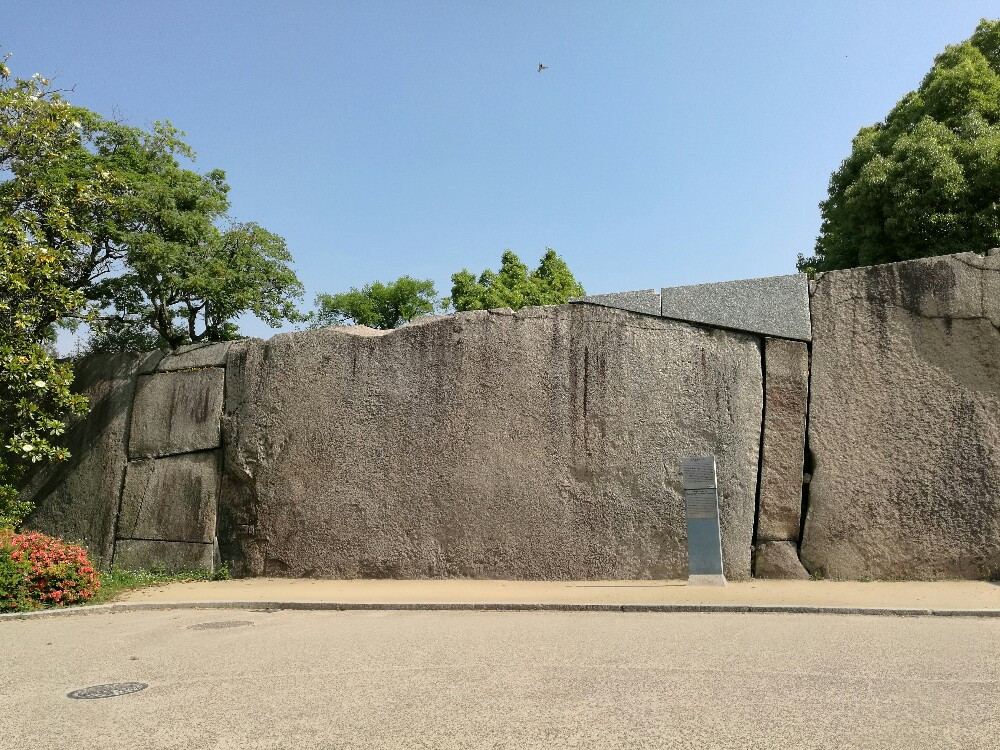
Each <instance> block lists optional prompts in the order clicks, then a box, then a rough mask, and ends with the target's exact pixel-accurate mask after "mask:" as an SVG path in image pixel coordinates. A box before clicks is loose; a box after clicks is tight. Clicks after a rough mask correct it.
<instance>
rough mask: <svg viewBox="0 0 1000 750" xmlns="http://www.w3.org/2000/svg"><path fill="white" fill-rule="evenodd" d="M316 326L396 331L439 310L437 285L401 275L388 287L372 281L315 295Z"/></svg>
mask: <svg viewBox="0 0 1000 750" xmlns="http://www.w3.org/2000/svg"><path fill="white" fill-rule="evenodd" d="M316 304H317V305H318V306H319V310H318V311H317V313H316V322H315V324H314V325H315V326H316V327H320V326H330V325H352V324H353V325H363V326H368V327H370V328H382V329H389V328H396V327H398V326H400V325H402V324H403V323H407V322H409V321H411V320H413V319H414V318H419V317H420V316H421V315H429V314H431V313H433V312H435V311H436V310H437V309H438V308H439V303H438V300H437V291H436V290H435V289H434V282H432V281H430V280H429V279H427V280H420V279H414V278H411V277H410V276H401V277H399V278H398V279H396V280H395V281H393V282H391V283H389V284H383V283H381V282H379V281H373V282H372V283H371V284H365V285H364V286H363V287H362V288H361V289H358V288H356V287H352V288H351V290H350V291H348V292H342V293H340V294H319V295H317V296H316Z"/></svg>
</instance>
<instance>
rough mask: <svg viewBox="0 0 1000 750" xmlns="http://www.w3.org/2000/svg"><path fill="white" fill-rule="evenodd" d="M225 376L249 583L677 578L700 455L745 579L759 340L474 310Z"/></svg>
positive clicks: (345, 336)
mask: <svg viewBox="0 0 1000 750" xmlns="http://www.w3.org/2000/svg"><path fill="white" fill-rule="evenodd" d="M362 333H363V332H362ZM226 377H227V397H226V416H225V419H224V441H223V443H224V446H225V447H224V450H225V461H224V478H223V491H222V498H221V501H220V511H219V512H220V516H219V542H220V545H221V547H222V551H223V558H224V559H226V560H227V561H228V562H229V563H230V564H231V565H232V566H233V568H234V569H235V571H236V572H237V573H238V574H249V575H279V576H316V577H334V578H359V577H376V578H377V577H396V578H424V577H446V576H465V577H477V578H512V579H601V578H684V577H686V576H687V574H688V568H687V554H686V549H685V547H686V532H685V517H684V500H683V494H682V486H681V467H680V460H681V458H682V457H684V456H688V455H715V456H717V458H718V467H719V469H718V475H719V487H720V491H721V496H722V500H721V502H722V507H721V525H722V545H723V555H724V560H725V566H726V572H727V575H728V576H729V577H730V578H736V579H740V578H742V579H746V578H747V577H748V576H749V574H750V545H751V542H752V533H753V532H752V529H753V520H754V505H755V490H756V476H757V460H758V455H759V440H760V434H759V433H760V419H761V410H762V406H763V405H762V390H763V389H762V382H761V370H760V349H759V344H758V342H757V340H756V339H755V338H753V337H750V336H746V335H743V334H739V333H730V332H725V331H720V330H711V329H706V328H700V327H697V326H690V325H687V324H684V323H678V322H676V321H665V320H660V319H658V318H652V317H649V316H642V315H637V314H634V313H630V312H626V311H621V310H614V309H609V308H604V307H598V306H593V305H563V306H556V307H544V308H525V309H523V310H521V311H519V312H517V313H512V312H510V311H497V312H486V311H478V312H471V313H460V314H457V315H452V316H446V317H441V318H437V319H435V320H431V321H428V322H425V323H422V324H418V325H412V326H405V327H403V328H400V329H397V330H395V331H391V332H388V333H386V334H384V335H380V336H367V335H354V333H352V330H351V329H333V328H330V329H320V330H313V331H305V332H301V333H292V334H282V335H279V336H276V337H274V338H273V339H271V340H270V341H267V342H262V341H244V342H239V343H237V344H235V345H234V346H233V347H232V348H231V349H230V351H229V358H228V361H227V365H226Z"/></svg>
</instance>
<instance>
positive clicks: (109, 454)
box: [22, 354, 148, 568]
mask: <svg viewBox="0 0 1000 750" xmlns="http://www.w3.org/2000/svg"><path fill="white" fill-rule="evenodd" d="M147 359H148V357H147V356H146V355H142V356H139V355H133V354H120V355H94V356H91V357H86V358H84V359H81V360H79V361H78V362H77V363H76V365H75V368H74V369H75V379H74V382H73V390H74V391H76V392H77V393H82V394H83V395H85V396H87V398H88V399H89V400H90V410H89V411H88V413H87V414H86V415H84V416H82V417H79V418H77V419H75V420H73V421H72V422H71V423H70V425H69V428H68V430H67V433H66V437H65V443H64V444H65V445H66V447H67V448H68V449H69V451H70V453H71V454H72V456H71V457H70V458H69V459H68V460H67V461H65V462H63V463H59V464H43V465H41V466H40V467H39V469H38V471H37V472H36V473H35V474H34V475H33V476H32V477H31V478H30V480H29V481H28V483H27V484H26V485H25V487H24V488H23V489H22V495H23V497H24V498H26V499H28V500H31V501H33V502H34V503H35V505H36V508H35V511H34V512H33V513H32V515H31V517H30V518H29V519H28V520H27V523H26V527H27V528H30V529H34V530H37V531H42V532H44V533H46V534H51V535H53V536H58V537H62V538H63V539H66V540H68V541H73V542H79V543H82V544H83V545H84V546H85V547H86V548H87V549H88V550H89V551H90V553H91V556H92V558H94V559H95V561H96V562H97V564H98V565H99V566H101V567H102V568H107V566H108V565H109V564H110V562H111V554H112V549H113V544H114V525H115V515H116V514H117V512H118V498H119V493H120V492H121V486H122V478H123V476H124V473H125V463H126V461H127V460H128V459H127V456H126V440H127V434H128V433H127V430H128V423H129V409H130V407H131V404H132V397H133V394H134V393H135V375H136V371H137V370H138V369H139V367H141V366H142V365H143V363H144V362H145V361H146V360H147Z"/></svg>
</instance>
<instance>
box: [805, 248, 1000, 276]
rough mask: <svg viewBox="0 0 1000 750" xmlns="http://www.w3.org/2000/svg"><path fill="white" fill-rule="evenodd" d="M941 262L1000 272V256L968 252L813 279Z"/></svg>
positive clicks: (824, 273)
mask: <svg viewBox="0 0 1000 750" xmlns="http://www.w3.org/2000/svg"><path fill="white" fill-rule="evenodd" d="M940 261H958V262H960V263H971V264H972V265H974V266H976V267H977V268H981V269H983V270H984V271H989V270H1000V254H993V255H985V254H983V253H978V252H973V251H971V250H967V251H965V252H961V253H949V254H947V255H928V256H927V257H926V258H913V259H911V260H898V261H893V262H891V263H873V264H872V265H869V266H854V267H853V268H838V269H836V270H833V271H821V272H819V273H817V274H816V275H815V276H814V277H813V281H814V282H818V281H819V280H821V279H825V278H826V277H828V276H830V277H834V278H836V277H838V276H847V275H849V274H858V273H867V272H869V271H871V270H872V269H876V268H878V269H882V268H886V267H889V266H913V265H921V264H923V265H926V264H929V263H935V262H940Z"/></svg>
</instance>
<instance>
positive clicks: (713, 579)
mask: <svg viewBox="0 0 1000 750" xmlns="http://www.w3.org/2000/svg"><path fill="white" fill-rule="evenodd" d="M687 585H688V586H725V585H726V577H725V576H718V575H716V576H688V583H687Z"/></svg>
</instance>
